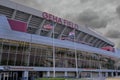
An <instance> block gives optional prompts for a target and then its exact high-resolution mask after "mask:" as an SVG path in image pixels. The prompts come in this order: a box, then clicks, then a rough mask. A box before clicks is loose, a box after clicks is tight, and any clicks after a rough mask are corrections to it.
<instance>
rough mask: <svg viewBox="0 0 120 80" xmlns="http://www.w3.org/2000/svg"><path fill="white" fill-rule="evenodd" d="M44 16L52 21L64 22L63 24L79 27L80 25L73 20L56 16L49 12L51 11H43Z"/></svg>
mask: <svg viewBox="0 0 120 80" xmlns="http://www.w3.org/2000/svg"><path fill="white" fill-rule="evenodd" d="M42 17H43V18H45V19H47V20H51V21H54V22H57V23H59V24H63V25H66V26H69V27H71V28H75V29H78V25H77V24H74V23H72V22H71V21H68V20H65V19H62V18H59V17H57V16H54V15H52V14H49V13H46V12H43V13H42Z"/></svg>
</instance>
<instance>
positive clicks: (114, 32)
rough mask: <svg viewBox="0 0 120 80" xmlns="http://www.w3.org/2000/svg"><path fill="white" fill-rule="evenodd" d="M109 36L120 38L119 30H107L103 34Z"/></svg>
mask: <svg viewBox="0 0 120 80" xmlns="http://www.w3.org/2000/svg"><path fill="white" fill-rule="evenodd" d="M105 36H106V37H109V38H120V31H118V30H108V31H107V32H106V34H105Z"/></svg>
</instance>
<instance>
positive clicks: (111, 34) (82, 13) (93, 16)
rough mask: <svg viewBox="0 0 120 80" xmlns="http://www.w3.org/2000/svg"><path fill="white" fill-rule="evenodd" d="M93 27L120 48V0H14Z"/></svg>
mask: <svg viewBox="0 0 120 80" xmlns="http://www.w3.org/2000/svg"><path fill="white" fill-rule="evenodd" d="M12 1H16V2H19V3H21V4H23V5H26V6H30V7H32V8H35V9H38V10H41V11H45V12H48V13H51V14H54V15H56V16H58V17H61V18H64V19H68V20H70V21H72V22H75V23H77V24H82V25H85V26H87V27H91V28H92V29H94V30H96V31H97V32H99V33H100V34H102V35H103V36H105V37H107V38H108V39H109V40H111V41H112V42H114V43H115V44H116V47H118V48H120V0H12Z"/></svg>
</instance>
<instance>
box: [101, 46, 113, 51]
mask: <svg viewBox="0 0 120 80" xmlns="http://www.w3.org/2000/svg"><path fill="white" fill-rule="evenodd" d="M101 49H103V50H107V51H112V52H114V48H113V47H111V46H106V47H102V48H101Z"/></svg>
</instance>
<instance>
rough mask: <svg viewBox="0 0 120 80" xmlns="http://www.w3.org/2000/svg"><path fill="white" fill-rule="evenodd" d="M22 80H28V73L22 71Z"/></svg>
mask: <svg viewBox="0 0 120 80" xmlns="http://www.w3.org/2000/svg"><path fill="white" fill-rule="evenodd" d="M22 80H28V71H24V72H23V74H22Z"/></svg>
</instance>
